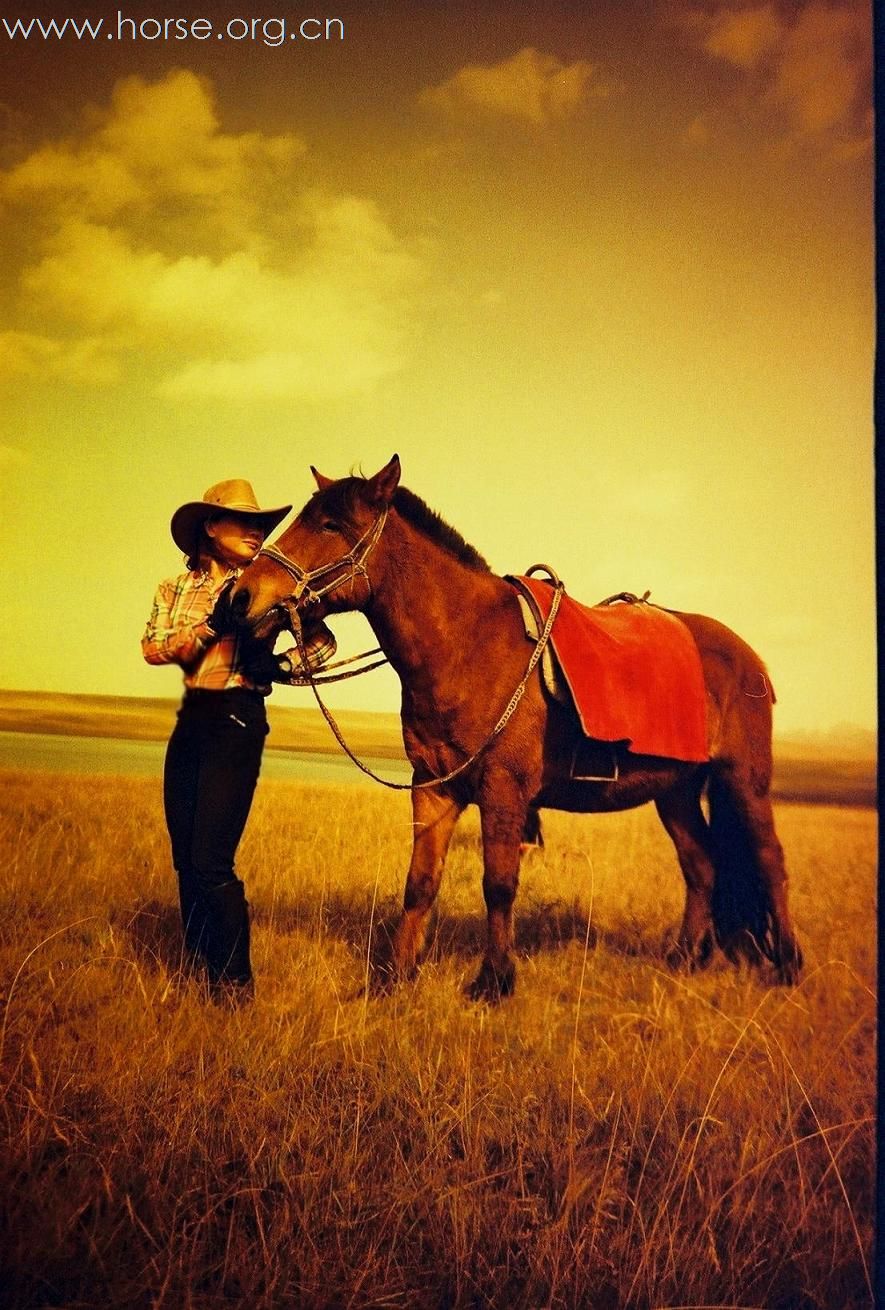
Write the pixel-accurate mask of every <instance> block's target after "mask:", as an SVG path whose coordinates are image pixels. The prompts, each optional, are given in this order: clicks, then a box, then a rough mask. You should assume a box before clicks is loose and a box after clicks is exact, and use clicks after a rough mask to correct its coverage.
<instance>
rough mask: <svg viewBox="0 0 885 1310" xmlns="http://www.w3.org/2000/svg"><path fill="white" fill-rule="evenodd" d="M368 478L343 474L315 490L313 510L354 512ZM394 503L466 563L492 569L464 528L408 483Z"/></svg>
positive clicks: (484, 570)
mask: <svg viewBox="0 0 885 1310" xmlns="http://www.w3.org/2000/svg"><path fill="white" fill-rule="evenodd" d="M366 481H367V479H366V478H363V477H359V476H351V477H349V478H341V479H339V480H338V481H337V482H333V483H332V485H331V486H329V487H326V488H325V490H323V491H316V492H314V495H313V498H312V502H309V505H310V506H311V512H312V514H316V513H318V512H319V511H320V507H322V509H323V510H324V511H326V512H328V513H329V514H330V515H332V516H333V517H335V516H343V517H349V516H351V515H352V514H353V510H354V506H355V502H356V501H357V500H358V499H359V498H360V492H361V490H362V488H363V487H364V486H365V483H366ZM393 506H394V508H395V509H396V512H397V513H398V514H399V515H401V517H402V518H403V519H405V521H406V522H407V523H410V524H411V525H412V527H413V528H417V530H418V531H419V532H423V533H424V535H425V536H426V537H429V538H430V539H431V541H434V542H436V544H437V545H438V546H441V547H442V549H443V550H447V551H448V552H449V554H451V555H454V556H455V558H456V559H457V560H460V562H461V563H462V564H466V566H467V568H469V569H474V570H475V571H476V572H477V573H490V572H491V566H490V565H489V563H488V561H487V560H485V559H483V557H482V555H480V553H479V551H478V550H476V549H475V548H474V547H473V546H471V545H470V543H469V542H467V541H465V540H464V538H463V537H462V536H461V533H460V532H457V531H456V530H455V529H454V528H453V527H452V526H451V525H450V524H448V523H446V521H445V519H443V518H441V517H440V515H439V514H437V513H436V511H435V510H432V509H430V508H429V506H428V505H426V504H425V502H424V501H423V500H422V499H421V497H420V496H416V495H415V493H414V492H413V491H409V489H408V488H407V487H397V489H396V491H395V492H394V494H393Z"/></svg>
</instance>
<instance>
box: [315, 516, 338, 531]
mask: <svg viewBox="0 0 885 1310" xmlns="http://www.w3.org/2000/svg"><path fill="white" fill-rule="evenodd" d="M338 530H339V529H338V524H337V523H333V521H332V520H331V519H324V521H323V522H322V523H321V524H320V532H338Z"/></svg>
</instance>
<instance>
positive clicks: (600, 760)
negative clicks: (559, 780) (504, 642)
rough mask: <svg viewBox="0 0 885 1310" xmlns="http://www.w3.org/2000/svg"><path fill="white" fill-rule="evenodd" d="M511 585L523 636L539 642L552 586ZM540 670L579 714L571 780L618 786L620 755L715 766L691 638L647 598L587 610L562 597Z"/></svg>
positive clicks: (514, 580)
mask: <svg viewBox="0 0 885 1310" xmlns="http://www.w3.org/2000/svg"><path fill="white" fill-rule="evenodd" d="M506 580H507V581H508V582H509V583H510V584H511V586H513V587H514V589H515V590H516V594H517V598H518V599H519V602H520V606H521V609H522V612H523V621H524V624H525V627H526V635H527V636H528V637H530V638H531V640H533V641H536V640H537V637H538V633H539V632H540V630H541V628H542V627H543V624H544V622H545V620H546V618H547V615H548V614H549V612H550V606H551V604H552V601H553V594H554V591H553V586H552V585H551V584H550V583H549V582H547V581H545V580H542V579H539V578H536V577H523V576H519V577H515V576H509V577H508V578H507V579H506ZM551 646H552V648H553V649H552V651H551V649H550V648H551ZM548 653H549V659H548ZM541 667H542V677H543V681H544V685H545V687H546V689H547V691H548V693H549V694H550V695H552V696H553V697H554V698H555V699H557V700H560V701H565V702H567V703H570V704H571V705H573V707H574V709H575V711H576V712H577V716H578V720H579V723H580V726H581V731H582V733H583V735H584V738H585V739H586V740H585V741H584V742H579V743H578V746H577V749H576V758H575V761H574V767H573V769H572V776H573V777H576V778H578V777H580V778H592V779H594V780H598V781H603V780H605V781H613V780H614V778H615V777H617V756H618V753H619V752H620V751H621V750H624V751H629V752H630V753H631V754H634V755H655V756H660V757H663V758H666V759H671V760H683V761H687V762H690V763H703V762H705V761H706V760H708V759H709V750H708V745H707V697H706V688H705V684H704V675H703V669H702V667H701V657H700V655H699V653H698V648H697V646H696V644H695V640H694V637H693V636H692V634H691V632H690V631H689V629H688V627H687V626H686V625H685V624H684V623H683V622H682V620H681V619H680V618H678V617H677V616H676V615H675V614H673V613H671V612H670V611H669V610H665V609H661V608H660V607H659V606H657V605H652V604H650V603H649V601H648V599H647V597H643V598H642V599H639V598H637V597H636V596H633V595H632V594H630V593H629V592H621V593H619V595H617V596H612V597H610V598H609V599H608V600H606V601H603V602H602V603H601V604H599V605H594V606H588V605H581V604H580V603H579V602H578V601H575V600H572V598H571V597H570V596H567V595H565V594H563V596H562V599H561V602H560V606H559V613H558V614H557V616H556V619H555V621H554V624H553V629H552V632H551V634H550V642H549V643H548V646H547V648H546V650H545V652H544V656H543V658H542V661H541ZM588 769H589V772H588ZM577 770H579V771H577Z"/></svg>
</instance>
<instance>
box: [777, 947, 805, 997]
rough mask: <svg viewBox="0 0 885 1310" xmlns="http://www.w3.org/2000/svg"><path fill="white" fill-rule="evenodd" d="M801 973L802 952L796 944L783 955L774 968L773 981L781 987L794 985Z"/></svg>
mask: <svg viewBox="0 0 885 1310" xmlns="http://www.w3.org/2000/svg"><path fill="white" fill-rule="evenodd" d="M801 973H802V952H801V951H800V949H799V947H798V946H794V947H793V949H792V950H791V951H789V952H788V953H787V954H785V955H784V957H783V958H782V959H781V960H780V961H779V962H778V965H777V968H776V970H775V981H776V982H777V983H778V984H779V985H780V986H781V987H795V986H796V984H797V983H798V981H799V977H800V975H801Z"/></svg>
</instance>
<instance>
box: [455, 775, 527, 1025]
mask: <svg viewBox="0 0 885 1310" xmlns="http://www.w3.org/2000/svg"><path fill="white" fill-rule="evenodd" d="M484 793H485V794H484V796H482V797H481V798H480V816H481V819H482V851H483V877H482V892H483V897H484V898H485V903H486V914H487V923H488V941H487V945H486V954H485V958H484V959H483V962H482V966H481V968H480V971H479V974H478V975H477V977H476V979H475V980H474V982H473V983H472V984H471V986H470V988H469V994H470V996H471V997H472V998H473V1000H487V1001H498V1000H500V999H501V997H503V996H509V995H510V993H511V992H512V991H513V988H514V986H515V983H516V966H515V964H514V963H513V958H512V956H511V950H512V948H513V902H514V900H515V899H516V889H517V886H518V884H519V848H520V839H521V837H522V832H523V825H524V823H525V815H526V807H525V802H524V801H523V800H522V798H521V797H520V796H519V794H518V790H517V789H516V788H515V785H514V784H513V782H512V779H511V778H510V777H509V775H503V776H501V775H497V776H496V778H495V780H494V782H493V781H492V779H490V778H487V779H486V780H485V783H484Z"/></svg>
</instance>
